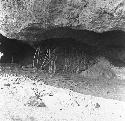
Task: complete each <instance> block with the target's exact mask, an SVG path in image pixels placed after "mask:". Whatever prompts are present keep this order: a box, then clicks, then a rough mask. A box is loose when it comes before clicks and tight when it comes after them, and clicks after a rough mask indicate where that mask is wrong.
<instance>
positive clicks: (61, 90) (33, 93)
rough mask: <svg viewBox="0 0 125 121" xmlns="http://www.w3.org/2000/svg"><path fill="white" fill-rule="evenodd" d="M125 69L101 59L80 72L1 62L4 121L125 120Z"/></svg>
mask: <svg viewBox="0 0 125 121" xmlns="http://www.w3.org/2000/svg"><path fill="white" fill-rule="evenodd" d="M124 70H125V69H124V68H116V67H113V66H111V65H110V63H109V62H108V61H107V60H105V59H101V60H100V61H99V62H98V63H96V64H95V65H93V66H92V67H91V68H89V69H88V70H86V71H83V72H81V73H80V74H49V73H45V71H43V70H40V69H36V68H32V67H30V66H27V67H20V66H18V65H15V64H11V65H10V64H1V67H0V73H1V74H0V99H1V102H0V120H1V121H15V120H21V121H41V120H42V121H47V120H48V121H64V120H66V121H83V120H84V121H95V120H96V121H105V120H107V121H124V120H125V91H124V90H125V77H124Z"/></svg>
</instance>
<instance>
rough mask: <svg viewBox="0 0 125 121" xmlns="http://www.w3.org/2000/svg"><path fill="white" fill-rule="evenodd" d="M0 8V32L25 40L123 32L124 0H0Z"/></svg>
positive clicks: (32, 40)
mask: <svg viewBox="0 0 125 121" xmlns="http://www.w3.org/2000/svg"><path fill="white" fill-rule="evenodd" d="M0 11H1V13H0V33H1V34H2V35H4V36H6V37H8V38H13V39H18V40H23V41H28V42H34V41H39V40H45V39H48V38H51V37H52V38H55V37H56V38H58V37H74V38H78V36H84V38H85V36H88V37H90V35H91V36H93V37H94V38H95V39H96V40H97V41H98V39H97V38H98V36H100V35H97V34H96V33H103V32H106V31H113V30H121V31H123V32H124V31H125V24H124V23H125V22H124V21H125V2H124V0H120V1H117V0H87V1H86V0H60V1H58V0H20V1H18V0H16V1H12V0H8V1H2V0H0ZM87 30H89V31H90V32H89V34H90V35H89V34H88V35H87V34H86V33H87V32H86V31H87ZM76 31H78V32H76ZM82 31H84V32H83V33H82ZM94 32H95V33H94ZM79 33H82V34H79ZM122 35H123V34H122ZM81 38H82V37H81ZM99 38H100V37H99ZM88 40H89V39H88ZM88 40H87V41H88ZM84 41H86V40H84ZM91 43H93V44H96V43H97V42H95V41H94V42H93V41H91Z"/></svg>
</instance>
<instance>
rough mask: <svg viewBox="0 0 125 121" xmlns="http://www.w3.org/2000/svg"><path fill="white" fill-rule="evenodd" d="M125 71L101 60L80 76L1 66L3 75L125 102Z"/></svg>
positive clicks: (6, 65) (14, 66)
mask: <svg viewBox="0 0 125 121" xmlns="http://www.w3.org/2000/svg"><path fill="white" fill-rule="evenodd" d="M124 71H125V69H124V68H117V67H114V66H112V65H111V64H110V63H109V61H107V60H105V59H104V58H101V59H100V61H99V62H98V63H96V64H95V65H93V66H92V67H90V68H89V69H88V70H86V71H83V72H81V73H80V74H69V73H68V74H54V75H52V74H49V73H46V72H44V71H43V70H40V69H36V68H32V67H20V66H18V65H15V64H11V65H8V64H1V74H3V73H9V74H16V75H23V76H25V77H28V78H31V79H34V80H38V81H42V82H44V83H45V84H47V85H51V86H55V87H60V88H66V89H70V90H72V91H74V92H79V93H81V94H86V95H93V96H97V97H104V98H108V99H115V100H120V101H125V91H124V90H125V77H124V76H125V73H124Z"/></svg>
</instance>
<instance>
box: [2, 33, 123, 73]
mask: <svg viewBox="0 0 125 121" xmlns="http://www.w3.org/2000/svg"><path fill="white" fill-rule="evenodd" d="M111 33H112V32H111ZM99 36H101V35H99ZM103 36H104V35H103ZM105 36H106V35H105ZM105 36H104V40H105ZM106 37H107V36H106ZM2 39H3V40H2V41H1V43H2V44H1V45H0V52H2V53H4V56H3V57H2V58H1V60H0V63H10V64H11V63H12V59H13V63H15V64H19V65H28V64H32V63H33V62H34V64H35V66H36V67H37V68H40V67H42V69H46V70H48V69H49V66H50V63H51V61H53V64H55V65H56V70H57V71H63V70H65V69H66V70H67V71H68V72H70V71H72V72H76V71H77V70H79V71H83V70H86V69H88V68H89V67H91V66H92V65H94V64H95V63H97V61H98V60H97V58H98V57H99V58H100V57H104V58H106V59H107V60H108V61H109V62H110V63H111V64H112V65H114V66H116V67H124V66H125V63H124V60H121V59H120V58H119V57H118V58H117V56H118V54H119V53H118V52H119V50H120V49H124V47H121V46H119V45H118V46H116V45H115V46H112V45H111V43H110V44H106V45H105V44H104V45H105V46H103V44H102V43H99V44H98V45H91V44H90V45H89V44H88V43H84V42H82V41H79V40H77V39H74V38H71V37H70V38H50V39H46V40H41V41H37V42H35V43H33V44H32V46H31V45H30V44H28V43H26V42H22V41H20V40H16V39H8V38H5V37H3V38H2ZM101 39H103V37H102V38H101ZM103 42H104V41H103ZM38 49H39V50H38ZM48 50H49V51H50V53H49V51H48ZM116 53H117V54H116ZM49 54H51V55H49ZM34 55H35V58H34ZM49 56H51V57H49ZM12 57H13V58H12ZM37 60H39V62H38V63H37V62H36V61H37ZM53 68H54V67H53ZM77 68H79V69H77Z"/></svg>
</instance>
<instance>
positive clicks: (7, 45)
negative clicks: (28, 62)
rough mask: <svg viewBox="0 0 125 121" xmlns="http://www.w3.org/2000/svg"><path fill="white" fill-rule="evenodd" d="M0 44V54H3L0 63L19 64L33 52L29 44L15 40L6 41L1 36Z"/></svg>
mask: <svg viewBox="0 0 125 121" xmlns="http://www.w3.org/2000/svg"><path fill="white" fill-rule="evenodd" d="M0 42H1V44H0V52H2V53H3V54H4V56H2V57H1V60H0V63H20V62H21V61H23V60H24V59H25V58H27V57H30V56H32V55H33V54H34V52H35V49H34V48H32V47H31V46H30V45H29V44H27V43H24V42H22V41H19V40H16V39H8V38H6V37H3V36H1V38H0Z"/></svg>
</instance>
